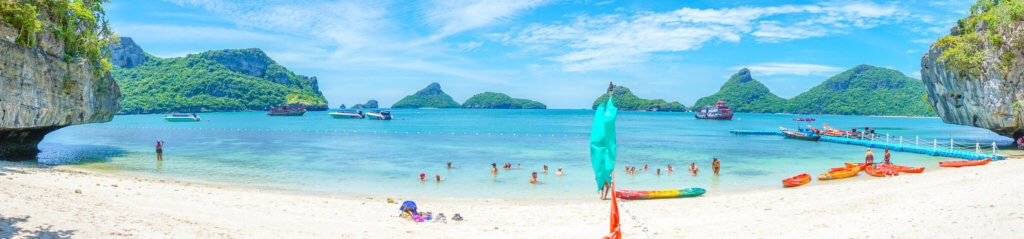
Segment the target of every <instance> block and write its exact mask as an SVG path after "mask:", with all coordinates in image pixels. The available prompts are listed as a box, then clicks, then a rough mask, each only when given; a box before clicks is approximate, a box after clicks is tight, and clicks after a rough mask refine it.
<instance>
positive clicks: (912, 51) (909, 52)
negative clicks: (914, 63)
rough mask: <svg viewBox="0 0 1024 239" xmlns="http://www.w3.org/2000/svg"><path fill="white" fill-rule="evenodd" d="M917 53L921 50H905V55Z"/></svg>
mask: <svg viewBox="0 0 1024 239" xmlns="http://www.w3.org/2000/svg"><path fill="white" fill-rule="evenodd" d="M918 52H921V50H914V49H910V50H907V52H906V53H907V54H913V53H918Z"/></svg>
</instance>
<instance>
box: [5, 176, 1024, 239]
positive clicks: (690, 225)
mask: <svg viewBox="0 0 1024 239" xmlns="http://www.w3.org/2000/svg"><path fill="white" fill-rule="evenodd" d="M1020 170H1024V161H1022V160H1019V159H1010V160H1002V161H997V162H992V163H990V164H989V165H986V166H980V167H968V168H959V169H950V170H938V171H931V172H929V171H928V170H926V171H925V173H922V174H901V175H900V176H898V177H887V178H872V177H870V176H867V175H863V174H862V175H860V176H858V178H857V179H844V180H835V181H830V182H823V183H818V184H815V185H806V186H803V187H797V188H781V187H780V188H769V189H758V190H751V191H744V192H725V193H716V192H710V193H709V194H705V195H704V196H701V197H697V198H685V199H662V200H645V201H626V200H620V201H619V205H620V211H619V212H620V215H621V217H622V218H621V219H620V220H621V222H622V227H623V229H624V231H623V233H624V235H626V236H628V237H644V235H649V236H651V237H652V238H661V237H697V238H709V237H714V238H723V237H724V238H750V237H780V236H785V235H791V236H819V237H832V236H835V235H847V236H851V237H859V236H861V235H868V236H871V237H888V236H895V237H906V236H912V237H926V236H938V237H998V238H1007V237H1013V236H1014V235H1019V234H1020V233H1021V231H1024V228H1020V227H1019V225H1022V223H1024V212H1020V211H1015V209H1019V208H1024V198H1021V197H1020V196H1021V195H1024V189H1022V188H1024V187H1021V186H1024V175H1022V174H1019V173H1018V172H1019V171H1020ZM780 180H781V179H780ZM0 182H3V183H4V186H3V187H0V200H2V201H4V202H5V203H3V204H0V229H2V230H0V237H28V236H38V235H48V236H59V235H67V236H74V237H84V238H95V237H103V238H108V237H113V238H138V237H143V238H150V237H161V238H163V237H169V238H194V237H203V238H238V237H242V238H266V237H313V238H321V237H322V238H338V237H342V238H381V237H385V238H392V237H411V236H415V237H426V238H469V237H481V236H484V237H488V238H523V237H531V238H596V237H600V236H602V235H603V234H604V233H605V232H606V231H607V230H608V214H609V201H601V200H596V199H595V200H586V199H583V200H577V199H539V200H537V199H504V198H496V199H495V198H444V197H415V198H401V199H400V198H394V200H396V201H398V203H400V202H401V200H413V201H416V203H417V204H418V205H419V206H420V208H421V210H422V211H433V212H438V211H440V212H443V213H445V214H446V215H447V216H448V218H451V217H452V216H453V215H454V213H456V212H458V213H461V215H462V216H463V217H465V218H466V220H465V221H462V222H454V221H451V220H449V221H448V223H446V224H442V223H433V222H425V223H414V222H409V221H406V220H403V219H400V218H398V217H397V215H398V210H397V209H398V204H389V203H387V202H386V201H385V200H386V197H382V196H357V197H344V196H338V195H309V194H300V193H295V192H283V191H278V190H267V189H257V188H242V187H233V186H217V185H208V184H194V183H188V182H184V183H183V182H169V181H167V180H160V179H149V178H131V177H122V176H117V175H108V174H102V173H95V172H88V171H78V170H68V169H60V168H46V167H32V166H31V165H26V164H23V163H16V162H0ZM76 190H78V191H79V192H80V193H76V192H75V191H76ZM779 222H785V223H779ZM879 223H885V224H886V226H885V228H886V229H885V230H875V231H871V232H870V233H868V232H866V231H864V228H865V227H874V226H877V224H879ZM873 225H874V226H873ZM645 230H646V232H645ZM5 233H6V234H5ZM648 233H649V234H648Z"/></svg>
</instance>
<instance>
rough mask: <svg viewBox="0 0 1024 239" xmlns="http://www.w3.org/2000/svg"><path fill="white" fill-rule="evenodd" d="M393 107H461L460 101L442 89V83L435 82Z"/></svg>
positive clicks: (392, 106)
mask: <svg viewBox="0 0 1024 239" xmlns="http://www.w3.org/2000/svg"><path fill="white" fill-rule="evenodd" d="M391 108H459V103H458V102H455V100H453V99H452V97H451V96H448V94H445V93H444V91H442V90H441V84H438V83H437V82H433V83H430V85H427V87H426V88H423V89H422V90H420V91H417V92H416V93H415V94H412V95H409V96H406V97H405V98H402V99H401V100H399V101H398V102H395V104H394V105H391Z"/></svg>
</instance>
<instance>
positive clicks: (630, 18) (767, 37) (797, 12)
mask: <svg viewBox="0 0 1024 239" xmlns="http://www.w3.org/2000/svg"><path fill="white" fill-rule="evenodd" d="M904 17H906V14H905V13H904V12H902V11H900V10H899V9H898V8H897V7H895V6H889V5H885V6H883V5H878V4H875V3H845V4H833V3H824V4H816V5H783V6H775V7H736V8H721V9H693V8H682V9H678V10H675V11H670V12H638V13H635V14H609V15H596V16H589V15H582V16H578V17H576V18H575V19H573V20H572V21H568V22H565V23H556V24H550V25H540V24H535V25H531V26H528V27H525V28H521V29H519V30H516V31H514V32H511V33H508V34H505V35H504V36H501V37H498V40H501V41H504V42H506V43H509V44H514V45H519V46H522V47H523V48H524V49H526V50H535V51H538V52H543V53H544V54H556V55H557V56H554V57H550V58H548V59H551V60H554V61H557V62H560V63H562V64H563V66H564V70H566V71H589V70H600V69H608V68H615V67H622V66H624V64H623V63H636V62H644V61H646V60H647V59H649V56H650V54H652V53H657V52H680V51H689V50H696V49H700V48H701V47H703V45H705V44H707V43H709V42H714V41H720V42H739V41H740V40H741V39H742V38H745V37H747V36H750V37H752V38H754V39H755V40H757V41H762V42H780V41H788V40H794V39H805V38H812V37H822V36H827V35H831V34H839V33H843V32H845V31H846V30H849V29H855V28H871V27H874V26H877V25H880V24H888V23H892V22H898V21H902V19H903V18H904Z"/></svg>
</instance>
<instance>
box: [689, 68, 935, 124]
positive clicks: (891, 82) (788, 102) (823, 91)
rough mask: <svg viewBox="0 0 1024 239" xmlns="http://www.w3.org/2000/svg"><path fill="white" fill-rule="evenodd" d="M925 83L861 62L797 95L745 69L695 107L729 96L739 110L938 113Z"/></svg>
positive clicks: (893, 114)
mask: <svg viewBox="0 0 1024 239" xmlns="http://www.w3.org/2000/svg"><path fill="white" fill-rule="evenodd" d="M924 95H925V89H924V84H923V83H921V81H920V80H917V79H913V78H910V77H907V76H905V75H903V73H901V72H899V71H896V70H893V69H887V68H882V67H875V66H870V65H859V66H856V67H853V68H851V69H849V70H847V71H844V72H842V73H839V74H837V75H835V76H832V77H830V78H828V79H827V80H825V81H824V82H822V83H821V84H819V85H818V86H815V87H813V88H811V89H810V90H808V91H807V92H804V93H802V94H800V95H797V96H796V97H794V98H792V99H784V98H781V97H778V96H776V95H775V94H772V93H771V91H769V90H768V88H767V87H765V86H764V85H762V84H761V83H760V82H758V81H757V80H754V79H753V78H752V77H751V75H750V71H749V70H747V69H742V70H740V71H739V73H736V74H735V75H733V76H732V77H730V78H729V81H726V82H725V84H724V85H722V88H721V90H719V91H718V92H717V93H715V94H713V95H711V96H707V97H704V98H701V99H700V100H698V101H697V103H695V104H694V107H700V106H704V105H712V104H714V103H715V101H719V100H722V101H726V102H727V103H728V104H729V106H731V107H732V109H733V110H735V111H736V112H752V113H793V114H837V115H889V116H934V115H935V112H934V110H932V109H930V108H929V107H928V103H927V102H926V101H924V100H923V99H922V98H923V97H924Z"/></svg>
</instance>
